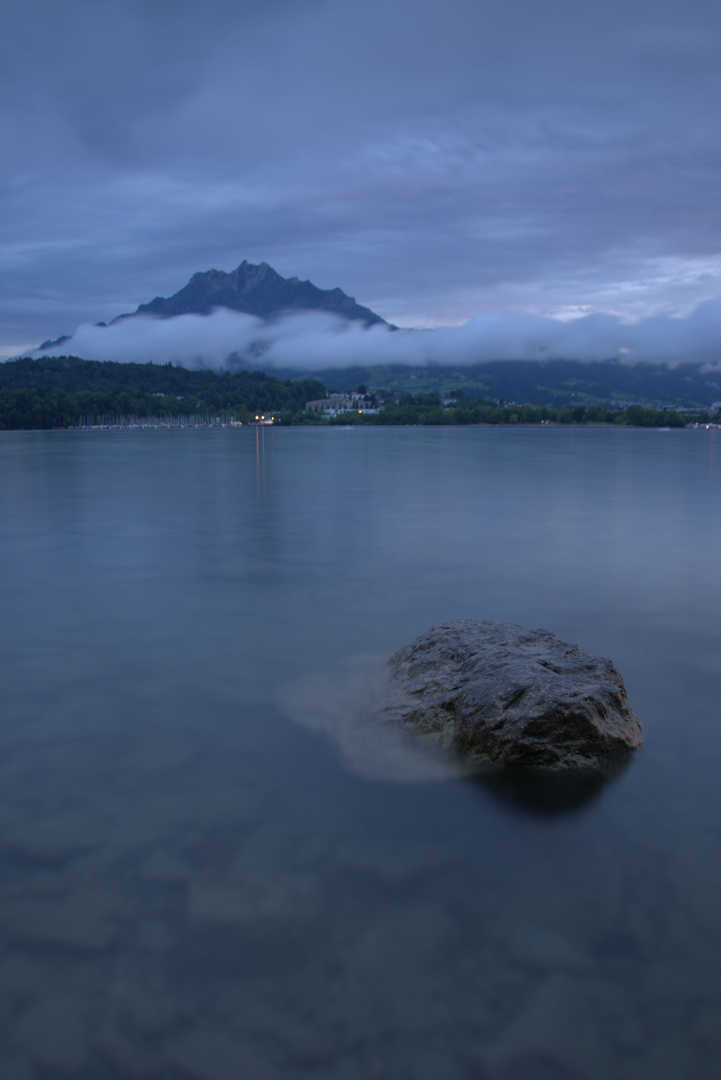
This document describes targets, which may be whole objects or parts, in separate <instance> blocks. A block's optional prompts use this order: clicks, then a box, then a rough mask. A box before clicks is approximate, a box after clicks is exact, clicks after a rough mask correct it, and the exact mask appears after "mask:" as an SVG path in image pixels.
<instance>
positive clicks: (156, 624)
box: [0, 426, 721, 1080]
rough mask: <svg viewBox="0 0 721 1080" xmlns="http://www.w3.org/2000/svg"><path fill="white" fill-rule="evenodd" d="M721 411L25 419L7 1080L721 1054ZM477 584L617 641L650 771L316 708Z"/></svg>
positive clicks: (657, 1063) (614, 646)
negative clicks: (540, 759) (591, 779)
mask: <svg viewBox="0 0 721 1080" xmlns="http://www.w3.org/2000/svg"><path fill="white" fill-rule="evenodd" d="M718 436H719V432H717V431H714V430H677V431H659V430H642V429H626V428H619V429H615V428H588V427H585V428H584V427H581V428H575V427H565V428H564V427H551V426H549V427H545V426H544V427H527V428H513V427H504V428H483V427H474V428H457V427H456V428H453V427H448V428H442V427H441V428H389V429H384V428H365V429H364V428H354V429H342V428H289V429H282V428H280V429H271V428H267V429H265V428H263V429H248V428H244V429H199V430H193V429H185V430H105V431H67V432H62V431H58V432H2V433H0V567H2V588H1V591H0V599H1V603H2V608H1V610H2V624H1V626H2V629H1V633H2V649H1V650H0V669H1V682H0V685H1V686H2V710H1V714H0V717H1V718H0V748H1V752H0V859H1V866H2V874H1V875H0V1076H2V1077H3V1080H58V1078H60V1077H65V1078H67V1077H70V1078H72V1080H126V1078H135V1077H150V1078H156V1080H183V1078H186V1080H187V1078H188V1077H190V1078H198V1080H291V1078H292V1080H295V1078H306V1077H307V1078H311V1077H312V1078H313V1080H316V1078H317V1080H324V1078H327V1080H372V1078H377V1080H405V1078H407V1080H609V1078H610V1077H614V1078H615V1080H695V1078H698V1080H707V1078H708V1077H710V1076H711V1075H713V1073H714V1071H715V1066H716V1065H717V1062H718V1059H719V1057H721V1023H719V1019H720V1017H721V983H720V982H719V975H718V973H719V970H720V969H721V901H720V898H721V784H719V773H720V770H721V725H720V724H719V719H720V716H719V711H720V703H721V692H720V691H721V678H720V675H721V662H720V657H721V573H720V571H719V541H720V540H721V498H720V496H721V444H720V445H719V446H715V441H718ZM456 618H476V619H494V620H496V619H497V620H503V621H508V622H514V623H520V624H522V625H524V626H527V627H529V628H537V627H545V628H548V629H550V630H552V631H553V632H554V633H555V634H557V635H558V636H559V637H560V638H562V639H563V640H566V641H570V642H573V643H576V644H578V645H580V646H581V647H582V648H583V649H585V650H587V651H588V652H590V653H593V654H595V655H602V656H609V657H610V658H611V659H612V660H613V661H614V663H615V664H616V665H617V667H618V668H619V670H620V671H621V672H622V674H623V675H624V678H625V680H626V685H627V689H628V694H629V699H630V702H631V704H632V706H633V708H634V710H635V712H636V713H637V714H638V716H639V718H640V720H641V723H642V725H643V728H644V736H645V743H644V746H643V747H642V748H641V750H640V751H639V752H638V753H637V754H636V755H635V757H634V759H633V760H632V762H631V764H630V765H629V766H628V768H626V769H625V770H624V771H622V772H620V773H619V774H618V775H616V776H614V777H612V778H611V779H609V780H608V782H607V783H605V784H604V785H603V786H599V787H596V788H594V789H593V790H588V791H586V790H584V791H582V792H580V793H579V792H575V793H572V797H567V795H568V793H566V794H564V793H563V792H560V793H559V792H550V793H549V792H538V791H534V790H526V789H520V788H518V787H517V786H516V787H505V786H504V787H502V788H498V787H495V786H491V785H489V784H486V783H484V782H483V781H482V780H481V779H479V778H473V777H467V776H466V777H463V776H460V775H453V774H452V773H449V774H447V775H443V776H441V777H440V778H439V777H437V776H435V777H434V776H431V777H428V776H425V774H424V773H423V770H420V773H416V771H414V769H409V770H408V771H407V772H406V771H405V770H404V765H403V762H400V763H399V762H395V764H394V767H393V769H390V770H389V769H387V768H385V766H384V763H383V761H381V760H379V761H378V762H377V768H376V763H375V761H374V758H373V752H374V749H373V747H372V746H371V747H369V746H368V745H367V738H368V735H367V732H366V733H365V735H364V736H363V738H365V739H366V743H365V744H364V745H363V746H362V747H361V751H362V752H361V753H360V754H359V753H358V745H357V741H354V738H349V736H348V731H349V728H348V723H350V721H349V720H348V716H347V715H346V713H345V710H344V709H341V708H335V712H334V711H333V708H331V707H330V706H328V708H326V712H325V714H324V715H326V714H327V715H326V720H325V721H324V724H323V725H322V728H319V727H318V726H315V727H314V726H313V707H312V701H311V705H310V706H309V705H308V703H307V701H306V705H305V715H306V719H307V721H308V723H303V722H298V720H299V719H300V720H303V716H300V717H298V716H295V717H294V716H293V715H292V714H293V709H292V708H290V709H289V708H288V706H287V703H288V701H289V700H290V701H293V700H294V694H295V690H294V688H295V687H297V686H300V685H303V686H305V687H306V690H307V687H308V685H310V686H311V688H312V686H313V685H316V683H314V680H317V686H318V687H319V688H320V689H319V690H318V694H319V695H320V694H322V692H323V691H322V687H323V686H324V685H325V683H324V682H323V680H324V679H327V677H328V673H331V674H333V675H334V677H335V678H336V679H337V678H340V679H341V680H342V679H343V678H345V677H346V675H348V678H349V679H350V678H351V676H352V677H353V678H357V679H362V671H363V663H364V662H365V661H364V659H363V658H364V657H365V656H367V655H368V654H373V655H374V656H387V655H390V654H391V653H392V652H393V651H394V650H395V649H397V648H399V647H400V646H402V645H404V644H406V643H408V642H410V641H411V640H412V639H413V638H414V637H416V636H417V635H419V634H421V633H423V632H424V631H426V630H427V629H428V628H429V627H431V626H433V625H435V624H437V623H440V622H443V621H445V620H448V619H456ZM358 672H361V674H360V675H359V674H358ZM343 673H346V675H344V674H343ZM348 673H350V674H348ZM359 692H360V691H359ZM354 693H355V691H354ZM311 698H312V693H311ZM318 702H319V706H318V707H319V709H320V708H322V707H325V706H326V705H327V704H328V703H327V702H325V703H324V702H322V701H321V700H320V697H319V698H318ZM284 703H285V704H284ZM329 710H330V711H329ZM301 711H302V710H301ZM351 711H352V710H351ZM348 715H350V713H349V714H348ZM328 717H329V718H328ZM336 723H337V730H336V729H335V727H334V725H335V724H336ZM351 734H352V732H351ZM361 741H362V740H361ZM394 770H395V771H394Z"/></svg>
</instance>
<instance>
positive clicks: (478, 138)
mask: <svg viewBox="0 0 721 1080" xmlns="http://www.w3.org/2000/svg"><path fill="white" fill-rule="evenodd" d="M720 32H721V5H719V4H717V3H710V2H706V0H686V2H683V3H681V2H668V0H654V2H649V0H623V2H619V0H606V2H604V4H602V5H601V4H591V3H584V2H581V0H575V2H570V0H569V2H567V0H548V2H546V3H539V2H538V0H533V2H531V0H503V2H496V0H493V2H488V0H473V2H467V0H445V2H444V3H441V2H438V0H383V2H378V0H364V2H363V3H360V2H358V0H355V2H350V0H264V3H263V4H262V5H261V4H258V3H257V2H253V3H247V2H245V0H232V2H229V0H204V2H202V3H200V2H195V0H173V2H169V0H138V2H136V0H114V2H110V0H92V2H91V0H24V2H23V4H22V5H20V4H16V5H13V6H12V7H10V6H9V5H6V10H5V11H4V13H3V33H2V36H1V37H0V87H1V93H0V154H1V155H2V169H1V170H0V195H1V203H0V205H1V206H2V215H0V274H1V275H2V282H1V284H2V288H1V289H0V355H6V356H7V355H11V354H14V353H17V352H20V351H22V350H24V349H27V348H30V347H32V346H34V345H36V344H37V343H38V342H39V341H41V340H42V339H43V338H46V337H49V336H56V335H57V334H60V333H63V332H69V331H72V330H73V328H74V327H75V326H77V325H78V324H80V323H87V322H90V323H93V322H96V321H98V320H106V321H107V320H109V319H111V318H113V317H114V316H115V315H117V314H118V313H120V312H122V311H129V310H133V309H134V308H135V307H136V306H137V305H138V304H139V303H141V302H144V301H147V300H150V299H151V298H152V297H153V296H155V295H158V294H160V295H169V294H171V293H173V292H175V291H176V290H177V289H179V288H180V287H181V286H182V285H183V284H185V282H186V281H187V279H188V278H189V277H190V275H191V274H192V273H193V272H195V271H197V270H205V269H209V268H211V267H216V268H218V269H222V270H230V269H232V268H233V267H235V266H237V265H238V263H239V262H241V261H242V259H244V258H245V259H248V260H250V261H251V262H261V261H267V262H269V263H270V264H271V265H272V266H273V267H275V269H276V270H278V271H279V273H281V274H284V275H286V276H291V275H298V276H299V277H301V278H310V280H312V281H313V282H314V283H315V284H317V285H318V286H320V287H321V288H332V287H335V286H340V287H341V288H343V289H344V290H345V291H346V292H348V293H350V294H351V295H353V296H355V297H356V298H357V300H358V301H359V302H360V303H362V304H364V305H366V306H369V307H371V308H373V309H374V310H376V311H378V312H379V313H380V314H381V315H383V316H384V317H385V318H386V319H388V320H389V321H391V322H394V323H397V324H399V325H402V326H416V327H437V326H449V325H458V324H461V323H464V322H465V321H466V320H468V319H469V318H471V317H472V316H474V315H477V314H479V313H483V314H485V315H489V314H499V313H501V314H502V313H509V312H514V311H515V312H517V311H521V312H524V313H526V314H527V315H530V316H554V317H559V316H560V317H561V318H562V319H568V318H572V317H575V316H580V315H592V314H596V313H608V314H611V315H615V316H618V317H621V319H623V320H629V319H647V318H649V317H650V316H656V315H686V314H688V313H689V312H691V311H693V310H694V309H695V308H696V307H697V306H698V305H699V304H701V303H703V302H704V301H708V300H713V299H714V298H717V297H719V296H721V197H720V194H719V192H720V190H721V185H720V184H719V180H720V178H721V130H719V129H720V128H721V56H720V55H719V54H720V52H721V48H720V41H721V34H720ZM707 310H713V311H717V310H719V311H721V309H717V308H716V306H715V305H713V306H712V307H711V308H708V309H707ZM718 321H719V326H720V327H721V315H719V320H718ZM714 325H715V324H714ZM714 332H715V331H714ZM719 343H720V345H721V330H719ZM707 351H708V349H707ZM719 355H721V348H720V349H719Z"/></svg>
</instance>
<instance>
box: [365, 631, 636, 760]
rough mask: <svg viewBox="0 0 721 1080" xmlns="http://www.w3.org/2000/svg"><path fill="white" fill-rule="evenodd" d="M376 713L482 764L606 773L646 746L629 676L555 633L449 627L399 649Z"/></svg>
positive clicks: (379, 718) (379, 719)
mask: <svg viewBox="0 0 721 1080" xmlns="http://www.w3.org/2000/svg"><path fill="white" fill-rule="evenodd" d="M389 666H390V669H391V672H392V679H391V683H390V686H389V688H388V690H387V692H386V695H385V697H384V698H383V699H382V701H381V702H380V704H378V705H377V706H376V707H375V709H374V710H373V716H374V719H375V720H376V721H377V722H380V723H383V724H387V725H393V726H397V727H400V728H401V729H403V730H405V731H408V732H410V733H412V734H414V735H415V736H420V737H423V738H424V741H428V742H429V743H436V744H440V745H441V746H443V747H444V748H447V749H449V750H454V751H457V752H459V753H460V754H462V755H463V756H466V757H469V758H471V759H474V760H477V761H478V762H479V763H493V764H497V765H514V766H522V767H524V768H540V769H545V770H549V769H550V770H564V769H577V770H578V769H589V768H590V769H597V768H599V767H600V766H602V765H603V763H604V762H605V761H607V760H608V759H609V758H612V757H613V756H614V755H620V754H627V753H628V752H629V751H631V750H633V749H635V748H636V747H638V746H639V745H640V744H641V741H642V736H641V725H640V723H639V721H638V718H637V717H636V716H635V714H634V713H633V711H632V710H631V707H630V705H629V703H628V699H627V696H626V688H625V686H624V682H623V679H622V678H621V675H620V674H619V672H618V671H617V669H616V668H615V667H614V665H613V664H612V663H611V661H610V660H607V659H605V658H603V657H593V656H590V655H589V654H588V653H585V652H583V651H582V650H581V649H579V648H578V646H576V645H569V644H568V643H567V642H564V641H560V640H559V639H558V638H557V637H556V636H555V635H554V634H552V633H551V632H550V631H549V630H526V629H524V628H523V627H522V626H516V625H514V624H512V623H500V622H488V621H477V620H472V619H464V620H458V621H455V622H447V623H442V624H440V625H439V626H435V627H433V628H432V629H431V630H429V631H428V632H427V633H425V634H422V635H421V636H420V637H418V638H416V640H415V641H413V642H411V644H410V645H407V646H405V648H403V649H400V650H399V651H398V652H396V653H395V654H394V655H393V656H392V657H391V659H390V661H389Z"/></svg>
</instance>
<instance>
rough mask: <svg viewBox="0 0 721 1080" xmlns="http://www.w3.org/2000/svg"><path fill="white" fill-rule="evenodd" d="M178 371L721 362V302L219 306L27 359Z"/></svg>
mask: <svg viewBox="0 0 721 1080" xmlns="http://www.w3.org/2000/svg"><path fill="white" fill-rule="evenodd" d="M64 354H66V355H76V356H82V357H84V358H86V359H95V360H116V361H120V362H125V361H135V362H140V363H144V362H148V361H152V362H154V363H161V364H162V363H167V362H168V361H171V362H172V363H176V364H181V365H182V366H184V367H190V368H214V369H218V368H220V367H224V366H226V365H227V364H228V362H229V359H230V360H231V362H232V358H236V359H240V360H242V361H244V362H245V363H247V364H249V365H251V366H254V365H256V366H263V367H278V368H295V369H297V370H299V371H303V370H305V371H312V370H321V369H325V368H333V367H337V368H343V367H349V366H351V365H357V364H359V365H364V366H366V365H372V364H429V363H431V364H452V365H463V364H473V363H480V362H483V361H487V360H541V359H554V358H565V359H573V360H586V361H589V360H608V359H611V358H618V359H621V360H625V361H627V362H635V361H658V362H663V363H667V364H678V363H682V362H685V361H687V362H705V363H711V364H719V363H721V300H714V301H708V302H707V303H704V304H701V305H700V306H699V307H698V308H696V310H695V311H693V312H692V313H691V314H689V315H687V316H683V317H678V316H670V315H660V316H654V317H653V318H648V319H643V320H639V321H637V322H624V321H623V320H622V319H620V318H619V317H618V316H615V315H588V316H584V317H581V318H577V319H573V320H565V321H564V320H561V319H553V318H547V317H543V316H536V315H528V314H524V313H522V312H519V313H513V312H509V313H501V314H494V313H485V314H481V315H476V316H475V317H474V318H472V319H470V320H469V321H468V322H467V323H465V324H464V325H463V326H459V327H442V328H440V329H436V330H397V331H390V330H388V329H387V328H385V327H383V326H373V327H370V328H367V327H364V326H362V325H361V324H360V323H355V322H347V321H346V320H344V319H340V318H337V317H335V316H332V315H327V314H325V313H315V312H313V313H311V312H300V313H297V314H292V315H287V316H285V317H284V318H281V319H278V320H277V321H273V322H264V321H263V320H261V319H257V318H255V317H254V316H251V315H243V314H240V313H238V312H234V311H229V310H228V309H227V308H218V309H216V310H215V311H214V312H212V313H211V314H210V315H179V316H176V317H175V318H171V319H156V318H150V317H147V316H133V317H130V318H126V319H122V320H121V321H119V322H117V323H115V324H114V325H112V326H107V327H103V326H90V325H84V326H80V327H79V328H78V329H77V330H76V332H75V333H74V334H73V336H72V337H71V338H70V339H69V340H68V341H64V342H63V343H62V344H61V345H57V346H55V347H54V348H52V349H47V350H43V351H42V352H40V351H39V350H36V351H35V353H33V355H35V356H38V355H50V356H53V355H54V356H60V355H64Z"/></svg>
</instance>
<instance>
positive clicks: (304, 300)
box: [113, 259, 385, 326]
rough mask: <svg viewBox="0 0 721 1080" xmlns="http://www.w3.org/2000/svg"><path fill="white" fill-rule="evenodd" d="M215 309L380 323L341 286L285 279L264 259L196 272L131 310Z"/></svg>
mask: <svg viewBox="0 0 721 1080" xmlns="http://www.w3.org/2000/svg"><path fill="white" fill-rule="evenodd" d="M219 307H223V308H229V309H230V310H231V311H242V312H245V313H246V314H248V315H255V316H257V317H258V318H261V319H272V318H274V317H276V316H278V315H280V314H283V313H285V312H288V311H327V312H329V313H330V314H333V315H340V316H341V317H342V318H345V319H349V320H357V321H359V322H363V323H365V325H366V326H373V325H374V324H376V323H385V320H384V319H382V318H381V317H380V315H376V313H375V312H374V311H371V310H370V308H366V307H362V306H361V305H360V304H357V303H356V302H355V299H354V298H353V297H352V296H347V295H346V294H345V293H344V292H343V290H342V289H339V288H335V289H319V288H318V287H317V286H316V285H313V284H312V283H311V282H310V281H300V280H299V278H297V277H292V278H284V277H282V276H281V275H280V274H278V273H277V272H276V271H275V270H274V269H273V267H272V266H269V264H268V263H267V262H262V263H257V264H254V263H249V262H248V261H247V259H244V260H243V262H242V263H241V264H240V266H238V267H236V269H235V270H231V271H230V273H225V272H224V271H223V270H202V271H199V272H198V273H195V274H193V276H192V277H191V279H190V281H189V282H188V284H187V285H185V286H184V287H183V288H182V289H180V290H179V291H178V292H176V293H174V294H173V295H172V296H169V297H164V296H156V297H155V299H154V300H151V301H150V302H149V303H147V304H140V306H139V307H138V308H137V310H136V311H135V312H134V313H133V314H135V315H155V316H158V317H160V318H163V319H168V318H172V317H173V316H174V315H191V314H192V315H208V314H210V312H211V311H213V310H214V309H215V308H219ZM128 317H129V316H127V315H119V316H118V318H119V319H125V318H128ZM113 321H114V322H115V321H117V320H113Z"/></svg>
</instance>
